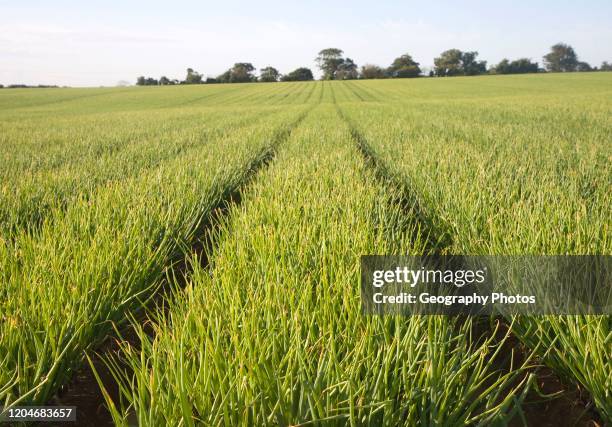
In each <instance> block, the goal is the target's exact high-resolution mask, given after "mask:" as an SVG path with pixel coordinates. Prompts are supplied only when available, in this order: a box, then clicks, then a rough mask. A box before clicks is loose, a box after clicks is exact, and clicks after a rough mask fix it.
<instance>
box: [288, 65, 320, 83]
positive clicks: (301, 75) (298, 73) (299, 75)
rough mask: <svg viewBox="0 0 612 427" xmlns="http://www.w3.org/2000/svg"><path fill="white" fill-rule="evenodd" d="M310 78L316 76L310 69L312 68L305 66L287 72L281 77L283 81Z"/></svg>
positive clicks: (307, 79)
mask: <svg viewBox="0 0 612 427" xmlns="http://www.w3.org/2000/svg"><path fill="white" fill-rule="evenodd" d="M309 80H314V76H313V75H312V71H310V68H305V67H300V68H298V69H295V70H293V71H292V72H290V73H288V74H285V75H284V76H282V77H281V81H283V82H297V81H309Z"/></svg>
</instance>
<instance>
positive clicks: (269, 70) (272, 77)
mask: <svg viewBox="0 0 612 427" xmlns="http://www.w3.org/2000/svg"><path fill="white" fill-rule="evenodd" d="M259 71H260V73H259V81H260V82H277V81H278V78H279V76H280V73H279V72H278V70H277V69H276V68H274V67H265V68H262V69H261V70H259Z"/></svg>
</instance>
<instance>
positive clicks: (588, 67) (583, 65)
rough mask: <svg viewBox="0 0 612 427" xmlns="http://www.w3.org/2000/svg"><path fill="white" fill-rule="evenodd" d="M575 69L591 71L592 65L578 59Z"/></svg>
mask: <svg viewBox="0 0 612 427" xmlns="http://www.w3.org/2000/svg"><path fill="white" fill-rule="evenodd" d="M576 71H593V67H591V65H590V64H589V63H588V62H584V61H578V65H576Z"/></svg>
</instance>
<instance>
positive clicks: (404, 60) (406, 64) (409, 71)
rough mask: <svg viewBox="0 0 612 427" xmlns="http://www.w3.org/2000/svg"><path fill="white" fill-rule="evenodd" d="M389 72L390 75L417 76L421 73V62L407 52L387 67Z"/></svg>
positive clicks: (401, 76)
mask: <svg viewBox="0 0 612 427" xmlns="http://www.w3.org/2000/svg"><path fill="white" fill-rule="evenodd" d="M387 74H388V75H389V76H390V77H397V78H406V77H417V76H418V75H419V74H421V69H420V68H419V63H418V62H415V61H414V60H413V59H412V56H410V55H408V54H407V53H406V54H404V55H402V56H400V57H397V58H395V60H394V61H393V63H392V64H391V65H390V66H389V68H387Z"/></svg>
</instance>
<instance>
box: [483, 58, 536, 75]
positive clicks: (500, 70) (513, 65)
mask: <svg viewBox="0 0 612 427" xmlns="http://www.w3.org/2000/svg"><path fill="white" fill-rule="evenodd" d="M537 72H538V63H537V62H531V60H529V59H528V58H519V59H517V60H514V61H512V62H510V60H508V59H506V58H504V59H502V60H501V61H499V64H497V65H495V66H494V67H493V68H491V73H492V74H525V73H537Z"/></svg>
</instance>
